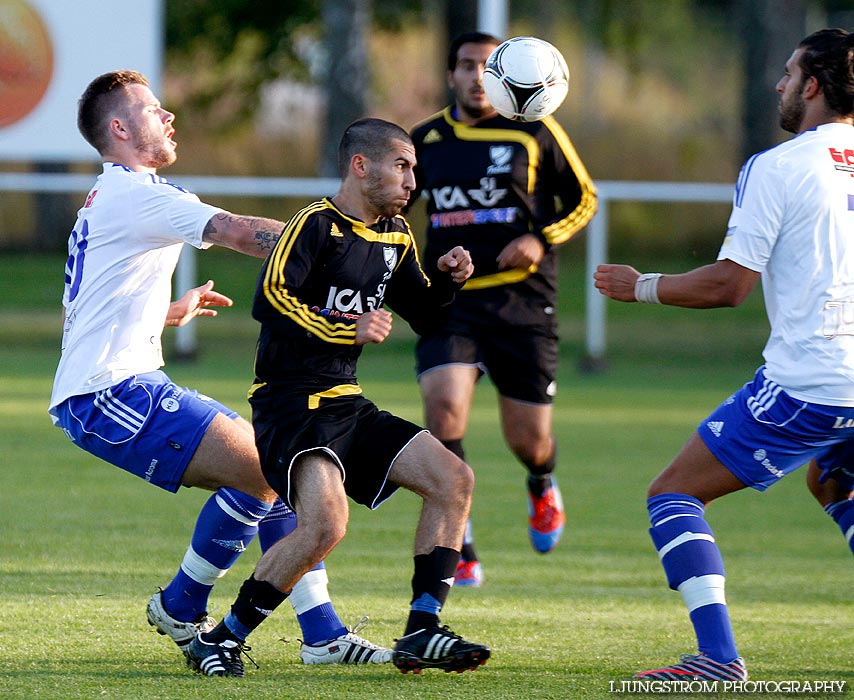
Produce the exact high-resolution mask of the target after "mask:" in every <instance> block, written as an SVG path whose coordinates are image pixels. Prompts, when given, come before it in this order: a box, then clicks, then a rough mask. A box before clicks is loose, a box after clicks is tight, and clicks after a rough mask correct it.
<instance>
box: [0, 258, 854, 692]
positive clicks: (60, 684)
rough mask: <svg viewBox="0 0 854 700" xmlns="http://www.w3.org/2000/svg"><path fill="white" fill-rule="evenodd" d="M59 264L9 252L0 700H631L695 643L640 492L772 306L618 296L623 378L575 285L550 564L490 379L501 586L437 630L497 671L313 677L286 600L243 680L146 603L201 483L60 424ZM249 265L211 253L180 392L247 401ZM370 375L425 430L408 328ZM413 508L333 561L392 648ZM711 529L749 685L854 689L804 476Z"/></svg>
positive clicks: (489, 503)
mask: <svg viewBox="0 0 854 700" xmlns="http://www.w3.org/2000/svg"><path fill="white" fill-rule="evenodd" d="M692 264H696V263H692ZM686 265H687V264H686ZM61 266H62V260H61V259H59V258H55V257H47V258H41V259H34V258H27V257H14V258H0V337H2V339H3V340H2V343H0V387H2V390H0V450H2V452H1V453H2V470H0V532H2V534H3V541H4V546H3V553H2V556H0V594H2V603H0V697H2V698H9V699H12V698H16V699H17V698H22V699H23V698H38V699H39V700H42V699H45V700H47V699H56V700H66V699H69V698H115V699H125V698H169V699H173V698H174V699H176V700H178V699H181V700H183V699H186V698H205V699H207V698H216V699H231V698H235V699H236V698H240V699H241V700H264V699H266V698H293V699H302V698H311V700H325V699H326V698H329V699H331V700H333V699H334V700H340V699H344V698H346V699H347V700H350V699H354V700H361V699H363V698H364V699H367V698H389V699H396V698H401V699H404V698H405V699H409V698H412V699H421V698H423V699H425V700H426V699H433V698H435V699H439V698H449V699H450V698H453V699H454V700H468V699H472V700H474V699H476V700H493V699H499V698H500V699H504V698H520V699H522V698H524V699H527V698H532V699H533V698H544V699H546V698H554V699H558V698H560V699H564V698H572V699H574V698H580V699H587V698H607V697H614V696H615V694H614V693H611V692H610V685H609V684H610V683H611V682H614V683H619V681H621V680H624V679H627V678H629V677H630V676H631V675H632V674H633V673H634V672H636V671H638V670H642V669H645V668H648V667H651V666H654V665H659V664H662V663H664V662H672V661H675V660H676V658H677V657H678V655H679V654H680V653H686V652H691V651H693V644H694V642H693V635H692V633H691V629H690V625H689V624H688V621H687V616H686V614H685V612H684V609H683V606H682V603H681V600H680V599H679V596H678V595H677V594H675V593H673V592H671V591H669V590H667V588H666V586H665V584H664V575H663V573H662V571H661V569H660V566H659V564H658V561H657V557H656V555H655V552H654V551H653V548H652V545H651V543H650V542H649V539H648V535H647V521H646V511H645V507H644V493H645V488H646V485H647V483H648V482H649V480H650V479H651V478H652V477H653V476H654V475H655V474H656V473H657V471H659V470H660V469H661V468H663V467H664V466H665V465H666V464H667V462H668V460H669V459H670V458H671V457H672V455H673V454H674V453H675V452H676V450H678V448H679V447H680V446H681V444H682V443H683V441H684V440H685V439H686V438H687V437H688V435H689V434H690V433H691V431H692V430H693V429H694V426H695V424H696V423H697V422H698V421H699V420H700V419H702V418H703V417H704V416H705V415H706V414H707V413H708V412H709V411H710V410H711V408H713V407H714V406H715V405H717V403H718V402H720V401H721V400H722V399H723V398H725V397H726V395H727V394H729V393H730V392H731V391H733V390H735V389H736V388H737V387H739V386H740V385H741V384H742V383H743V382H744V381H746V380H747V379H748V378H749V377H750V376H751V374H752V372H753V370H754V368H755V367H756V366H757V364H758V363H759V362H760V350H761V347H762V343H763V340H764V337H765V334H766V331H767V324H766V322H765V320H764V317H763V314H762V310H761V309H762V306H761V299H760V298H759V297H758V296H754V297H752V298H751V299H750V300H749V302H748V303H747V304H746V306H745V307H742V308H740V309H736V310H726V311H724V310H722V311H712V312H696V311H686V310H678V309H664V308H651V307H639V306H629V305H624V306H620V305H616V304H612V305H609V315H610V325H609V348H610V350H609V360H610V369H609V371H607V372H604V373H600V374H583V373H581V372H579V371H578V369H577V366H578V360H579V359H580V356H581V348H582V339H581V337H580V333H581V329H582V328H583V325H582V322H581V316H580V305H581V301H580V299H581V294H580V289H581V284H582V281H581V277H580V273H579V272H578V271H577V270H573V269H568V270H567V271H566V280H565V283H564V296H565V299H564V303H563V306H562V313H563V315H562V327H563V336H564V338H565V342H564V345H563V346H562V366H561V374H560V378H559V387H560V389H559V394H558V399H557V401H556V404H555V427H556V432H557V436H558V441H559V450H560V452H559V462H560V467H559V476H560V481H561V485H562V489H563V492H564V497H565V500H566V502H567V506H568V519H569V522H568V528H567V532H566V534H565V536H564V540H563V542H562V543H561V545H560V546H559V548H558V549H557V550H556V551H555V552H553V553H551V554H549V555H547V556H542V555H538V554H535V553H534V552H533V550H532V549H531V548H530V545H529V544H528V542H527V535H526V527H525V523H526V520H525V518H526V506H525V498H524V486H523V484H524V478H523V472H522V469H521V468H520V467H519V466H518V465H516V464H515V463H514V461H513V459H512V458H511V457H510V456H509V454H508V452H507V450H506V448H505V447H504V445H503V443H502V440H501V437H500V434H499V432H498V429H497V415H496V411H495V401H494V394H493V391H492V389H491V387H490V386H489V385H488V384H484V385H483V386H481V387H480V388H479V390H478V394H477V397H476V405H475V408H474V411H473V416H472V423H471V429H470V437H469V439H468V441H467V450H468V453H469V456H470V461H471V463H472V465H473V467H474V468H475V471H476V474H477V478H478V481H477V486H476V494H475V504H474V519H475V529H476V535H477V539H478V549H479V552H480V554H481V556H482V558H483V560H484V565H485V570H486V576H487V583H486V585H485V586H484V587H483V588H481V589H474V590H466V589H460V590H454V591H452V593H451V596H450V598H449V601H448V605H447V606H446V609H445V613H444V621H445V622H447V623H448V624H450V625H451V626H452V627H453V628H454V629H455V630H456V631H458V632H460V633H461V634H463V635H464V636H466V637H468V638H471V639H475V640H478V641H483V642H486V643H488V644H489V645H490V646H491V648H492V652H493V656H492V659H491V660H490V661H489V663H488V664H487V665H486V666H485V667H483V668H482V669H480V670H478V671H477V672H475V673H465V674H461V675H456V674H450V675H448V674H443V673H440V672H425V673H423V674H422V675H420V676H412V675H407V676H403V675H401V674H400V673H398V672H396V671H395V670H394V669H392V668H391V667H380V668H338V667H331V668H309V667H304V666H302V665H301V664H300V663H299V654H298V642H297V641H296V638H297V637H298V636H299V628H298V626H297V625H296V622H295V619H294V616H293V615H292V613H291V610H290V606H289V605H287V604H285V605H284V606H283V607H282V608H281V609H280V610H279V611H277V612H276V614H275V615H274V616H273V618H271V619H270V620H269V621H268V622H266V623H265V624H264V625H262V627H261V628H259V630H258V631H257V632H256V633H255V635H253V638H252V646H253V652H252V654H253V657H254V658H255V659H256V660H257V661H258V663H259V664H260V666H261V668H260V670H254V669H252V668H251V667H250V668H249V670H248V676H247V678H246V679H243V680H234V679H209V678H203V677H200V676H197V675H194V674H191V673H189V672H188V671H187V670H186V669H185V668H184V667H183V664H182V660H181V657H180V654H179V653H178V651H177V650H176V649H175V647H174V646H172V645H171V642H167V641H166V640H165V639H164V638H163V637H159V636H158V635H157V634H155V632H154V631H153V630H152V629H151V628H150V627H149V626H148V625H147V623H146V620H145V610H144V608H145V602H146V600H147V599H148V597H149V596H150V595H151V593H152V591H153V590H155V589H156V587H157V586H158V585H162V584H164V583H166V582H167V581H168V580H169V579H170V578H171V576H172V575H173V573H174V570H175V568H176V567H177V565H178V563H179V561H180V558H181V556H182V554H183V551H184V549H185V548H186V546H187V543H188V541H189V536H190V531H191V528H192V525H193V522H194V519H195V515H196V513H197V511H198V509H199V507H200V506H201V504H202V502H203V501H204V499H205V498H206V497H207V494H206V493H203V492H195V491H191V490H185V491H184V492H183V493H181V494H179V495H177V496H173V495H170V494H167V493H165V492H160V491H159V490H157V489H155V488H150V487H148V486H145V485H143V484H142V483H141V482H139V481H138V480H137V479H135V478H133V477H130V476H128V475H126V474H124V473H123V472H120V471H119V470H117V469H114V468H112V467H110V466H108V465H105V464H103V463H100V462H98V461H97V460H96V459H94V458H92V457H90V456H89V455H87V454H85V453H84V452H82V451H80V450H78V449H77V448H75V447H73V446H72V445H71V444H70V443H68V441H67V440H66V439H65V437H64V436H63V435H62V433H61V432H60V431H59V430H56V429H55V428H53V427H52V426H51V425H50V421H49V419H48V417H47V414H46V407H47V401H48V397H49V394H50V385H51V380H52V373H53V370H54V367H55V362H56V358H57V348H58V342H59V338H58V334H57V332H56V331H57V328H58V314H57V313H56V312H54V311H49V310H48V306H49V305H50V304H52V303H54V302H55V300H56V299H57V295H58V294H59V287H60V284H61ZM253 266H254V263H251V262H244V261H240V260H238V258H237V256H229V255H228V254H225V255H222V256H220V255H217V254H215V253H209V254H205V255H203V256H201V257H200V274H201V275H202V276H205V277H206V276H212V277H214V279H216V280H217V282H218V287H219V288H221V289H222V291H224V292H226V293H232V294H237V296H238V299H237V301H238V303H237V305H236V306H235V308H233V309H230V310H228V311H226V312H224V313H223V314H222V316H221V317H220V318H218V319H213V320H211V319H205V320H202V321H199V322H198V329H199V334H200V338H201V340H202V344H203V345H202V352H201V355H200V358H199V359H198V361H197V362H195V363H192V364H189V363H188V364H183V363H177V362H173V363H171V364H169V366H168V369H169V372H170V374H171V375H172V377H173V379H175V380H176V381H178V382H179V383H184V384H187V385H190V386H194V387H198V388H199V389H202V390H203V391H205V392H206V393H209V394H211V395H213V396H216V397H217V398H219V399H220V400H223V401H224V402H226V403H228V404H230V405H232V406H233V407H235V408H236V409H238V410H240V411H241V412H243V413H244V414H246V408H247V405H246V402H245V398H244V397H245V391H246V388H247V386H248V384H249V382H250V380H251V376H250V371H251V370H250V368H251V356H252V348H253V344H254V335H255V327H254V323H253V322H251V320H248V318H247V315H248V311H247V310H248V298H249V294H250V292H249V291H248V290H251V286H252V280H253V277H254V267H253ZM676 269H678V268H676ZM238 292H239V294H238ZM168 337H169V333H168V332H167V338H168ZM361 367H362V371H361V380H362V384H363V385H364V388H365V393H366V395H367V396H369V397H370V398H373V399H374V400H375V401H376V402H377V403H378V404H379V405H381V406H382V407H384V408H387V409H389V410H392V411H394V412H397V413H399V414H400V415H403V416H405V417H407V418H410V419H413V420H416V421H419V420H420V414H421V410H420V403H419V398H418V392H417V388H416V385H415V383H414V381H413V377H412V352H411V336H410V335H408V333H407V332H405V331H402V330H399V331H397V332H396V333H395V335H394V337H393V339H392V340H390V341H389V342H387V343H386V344H384V345H382V346H379V347H369V348H367V349H366V351H365V354H364V355H363V362H362V366H361ZM416 507H417V501H416V499H415V498H414V497H411V496H410V495H409V494H399V495H397V496H396V497H395V498H394V499H392V500H391V501H390V502H389V503H387V504H386V505H384V506H383V507H382V508H381V509H380V510H379V511H378V512H375V513H371V512H369V511H367V510H366V509H364V508H360V507H356V506H354V508H353V510H352V518H351V527H350V532H349V534H348V536H347V537H346V538H345V540H344V542H343V543H342V544H341V545H340V546H339V547H338V549H337V550H336V551H335V552H333V554H332V555H331V556H330V558H329V559H328V561H327V563H328V568H329V572H330V580H331V584H330V590H331V592H332V595H333V599H334V602H335V604H336V607H337V608H338V611H339V613H340V614H341V616H342V618H343V619H344V620H345V622H347V623H348V624H352V623H355V622H356V621H358V620H359V618H360V617H361V616H362V615H368V616H369V617H370V620H371V624H370V626H369V627H368V628H367V630H366V631H365V636H367V637H368V638H370V639H372V640H373V641H376V642H379V643H384V644H391V643H392V642H393V640H394V638H395V637H396V636H399V635H400V634H401V632H402V623H403V620H404V619H405V615H406V610H407V607H408V606H407V604H408V600H409V594H410V589H409V578H410V576H411V541H412V535H413V527H414V523H415V520H416V517H417V513H416ZM709 520H710V523H711V524H712V526H713V527H714V528H715V530H716V535H717V539H718V542H719V544H720V546H721V549H722V551H723V554H724V558H725V561H726V564H727V573H728V598H729V603H730V608H731V612H732V617H733V621H734V626H735V631H736V636H737V640H738V642H739V648H740V651H741V653H742V654H743V655H744V657H745V658H746V660H747V663H748V668H749V670H750V673H751V677H752V678H753V679H758V680H768V681H783V680H796V681H819V680H840V681H846V682H847V686H848V689H849V691H850V688H851V687H852V686H854V664H852V662H851V650H852V648H854V625H852V604H851V589H852V587H851V580H852V579H851V573H852V561H851V554H850V552H849V551H848V550H847V548H846V547H845V544H844V541H843V539H842V536H841V534H840V533H839V531H838V529H837V528H836V526H835V525H834V524H833V522H832V521H831V520H830V518H828V517H827V516H826V515H825V514H824V513H823V512H822V511H821V509H820V508H819V507H818V506H817V505H816V504H815V503H814V501H813V500H812V498H811V497H810V495H809V493H808V491H807V490H806V487H805V485H804V480H803V474H795V475H793V476H792V477H790V478H789V479H787V480H784V481H783V482H782V483H781V484H779V485H778V486H776V487H775V488H774V489H772V490H771V491H770V492H768V493H766V494H764V495H760V494H757V493H754V492H749V493H746V492H742V493H738V494H735V495H733V496H730V497H729V498H726V499H724V500H722V501H720V502H719V503H715V504H713V505H712V506H711V507H710V509H709ZM257 557H258V550H257V547H256V546H254V545H253V548H252V549H250V550H249V551H248V552H247V553H246V554H245V555H244V556H243V557H242V559H241V560H240V561H239V562H238V564H237V565H236V566H235V567H234V569H233V570H232V572H231V573H230V574H229V575H228V576H227V577H225V578H224V579H223V580H222V581H221V582H220V583H219V584H218V585H217V587H216V588H215V591H214V595H213V597H212V604H213V605H214V606H215V607H216V609H215V610H214V611H213V612H214V615H215V616H216V617H217V618H220V617H221V616H222V614H223V612H224V611H225V610H227V608H228V605H229V604H230V602H231V601H232V599H233V597H234V594H235V593H236V590H237V588H238V586H239V585H240V583H241V582H242V581H243V579H244V578H245V577H246V576H247V575H248V574H249V573H250V571H251V570H252V567H253V564H254V562H255V561H256V559H257ZM283 639H287V640H290V643H283V642H282V640H283ZM671 697H675V696H671ZM718 697H728V696H726V695H724V694H721V695H719V696H718ZM763 697H777V696H775V695H765V696H763ZM779 697H782V696H779Z"/></svg>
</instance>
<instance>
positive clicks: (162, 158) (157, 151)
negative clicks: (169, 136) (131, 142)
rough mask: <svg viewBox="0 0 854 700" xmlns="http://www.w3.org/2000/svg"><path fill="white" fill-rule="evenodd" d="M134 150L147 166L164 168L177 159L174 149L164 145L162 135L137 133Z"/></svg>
mask: <svg viewBox="0 0 854 700" xmlns="http://www.w3.org/2000/svg"><path fill="white" fill-rule="evenodd" d="M136 152H137V153H138V154H139V156H140V158H141V159H143V160H144V161H145V164H146V165H147V166H148V167H149V168H155V169H156V168H165V167H166V166H167V165H172V163H174V162H175V161H176V160H177V159H178V154H177V153H175V149H174V148H169V147H168V146H167V145H166V142H165V139H164V137H163V136H162V135H161V136H154V135H153V134H151V133H147V132H142V133H138V134H137V142H136Z"/></svg>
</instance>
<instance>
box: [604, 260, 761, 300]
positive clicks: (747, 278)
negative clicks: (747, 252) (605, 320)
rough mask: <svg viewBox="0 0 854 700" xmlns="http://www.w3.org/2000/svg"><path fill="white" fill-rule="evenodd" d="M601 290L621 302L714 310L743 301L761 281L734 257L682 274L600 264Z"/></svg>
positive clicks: (756, 274)
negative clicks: (641, 271)
mask: <svg viewBox="0 0 854 700" xmlns="http://www.w3.org/2000/svg"><path fill="white" fill-rule="evenodd" d="M593 279H594V280H595V283H596V288H597V289H598V290H599V292H600V293H602V294H604V295H605V296H606V297H610V298H611V299H616V300H617V301H629V302H631V301H646V302H648V303H660V304H667V305H668V306H682V307H686V308H692V309H714V308H718V307H724V306H738V305H739V304H741V303H742V302H743V301H744V300H745V299H746V298H747V296H748V294H750V292H751V291H752V290H753V288H754V287H755V286H756V283H757V282H758V281H759V273H758V272H755V271H754V270H750V269H748V268H746V267H743V266H742V265H739V264H738V263H735V262H733V261H732V260H718V261H717V262H715V263H713V264H711V265H704V266H703V267H698V268H696V269H694V270H691V271H690V272H684V273H682V274H678V275H660V276H659V277H655V276H653V275H645V276H644V277H643V279H641V273H640V272H638V271H637V270H636V269H635V268H633V267H631V266H629V265H599V267H598V268H597V269H596V272H595V273H593Z"/></svg>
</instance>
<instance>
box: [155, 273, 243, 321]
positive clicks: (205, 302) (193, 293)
mask: <svg viewBox="0 0 854 700" xmlns="http://www.w3.org/2000/svg"><path fill="white" fill-rule="evenodd" d="M213 286H214V283H213V280H208V281H207V282H205V284H203V285H202V286H201V287H196V288H194V289H191V290H189V291H188V292H187V293H186V294H184V296H182V297H181V298H180V299H178V300H177V301H173V302H172V303H171V304H170V305H169V311H168V312H167V314H166V323H165V324H163V325H164V326H186V325H187V324H188V323H189V322H190V321H192V320H193V319H194V318H195V317H196V316H216V315H217V311H216V309H211V308H208V307H210V306H231V305H232V304H234V302H233V301H232V300H231V299H229V298H228V297H227V296H225V294H220V293H219V292H215V291H214V290H213Z"/></svg>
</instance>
